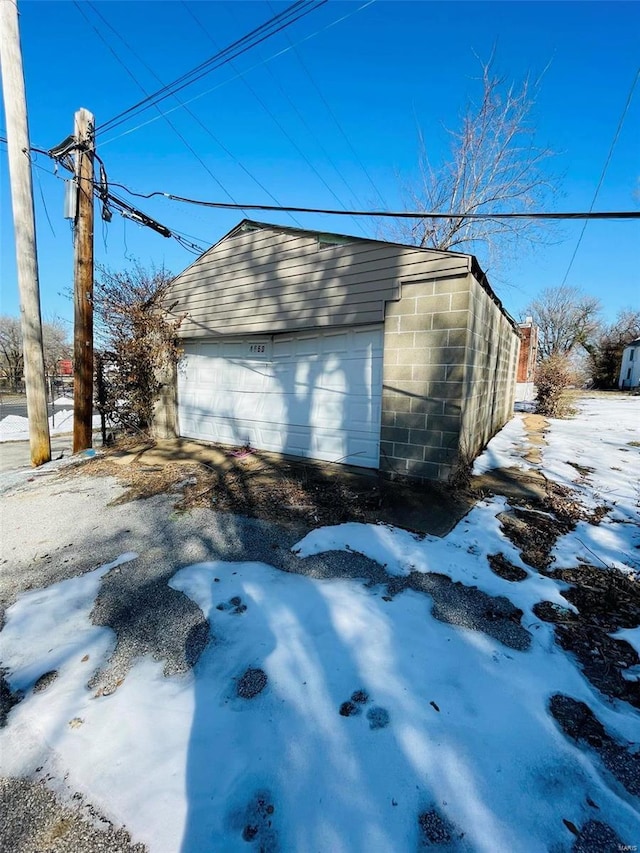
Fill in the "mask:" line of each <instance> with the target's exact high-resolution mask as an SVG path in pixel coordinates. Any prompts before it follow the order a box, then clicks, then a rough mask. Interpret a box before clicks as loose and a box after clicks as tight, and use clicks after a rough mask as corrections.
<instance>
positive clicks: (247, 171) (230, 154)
mask: <svg viewBox="0 0 640 853" xmlns="http://www.w3.org/2000/svg"><path fill="white" fill-rule="evenodd" d="M76 5H77V3H76ZM87 5H89V6H90V7H91V9H92V10H93V11H94V13H95V14H96V15H98V17H99V18H100V19H101V20H102V21H103V22H104V24H105V25H106V26H107V27H109V29H110V30H111V31H112V32H113V33H114V34H115V35H116V36H117V37H118V38H119V39H120V41H121V42H122V43H123V44H124V46H125V47H126V48H127V49H128V50H129V51H130V52H131V53H132V54H133V56H134V57H135V58H136V59H137V60H138V62H140V63H141V64H142V65H143V66H144V67H145V68H146V69H147V71H148V72H149V73H150V74H151V75H152V76H153V77H155V79H156V80H157V81H158V82H159V83H161V84H162V80H161V78H160V77H159V76H158V75H157V74H156V72H155V71H154V70H153V68H151V67H150V66H149V65H148V64H147V63H146V62H145V61H144V60H143V59H142V58H141V57H140V56H139V55H138V54H137V53H136V51H135V50H134V49H133V48H132V47H131V45H130V44H129V43H128V42H127V41H126V39H125V38H124V37H123V36H122V35H121V33H119V32H118V31H117V30H116V29H115V27H113V26H112V25H111V24H110V23H109V21H108V20H107V19H106V18H105V17H104V16H103V15H102V13H101V12H100V11H99V10H98V9H96V8H95V6H94V5H93V3H91V2H88V3H87ZM83 14H84V13H83ZM85 17H86V16H85ZM92 26H93V25H92ZM93 29H94V30H95V31H96V33H97V34H98V36H99V37H100V39H101V40H102V41H103V42H105V44H107V43H106V41H105V39H104V38H103V36H102V34H101V33H100V32H99V31H98V30H97V29H96V28H95V27H93ZM107 46H108V47H109V45H107ZM109 49H110V50H111V52H112V53H113V54H114V56H116V58H117V59H118V61H119V62H120V64H122V65H124V67H125V68H126V69H127V72H128V73H129V75H130V76H131V77H132V78H133V80H134V82H135V83H136V85H137V86H138V87H139V88H140V89H141V90H142V92H143V93H144V94H145V95H146V94H147V92H146V90H145V88H144V86H142V84H141V83H140V82H139V81H138V80H137V79H136V78H135V77H134V75H133V74H132V73H131V71H130V70H129V68H128V66H126V64H125V63H124V62H123V61H122V60H121V59H120V58H119V57H118V56H117V54H116V53H115V52H114V51H113V50H112V49H111V48H110V47H109ZM173 97H174V98H175V100H176V101H177V102H178V104H179V105H180V106H181V107H182V108H184V109H185V110H186V111H187V113H188V115H190V116H191V118H192V119H193V120H194V121H195V122H196V124H198V125H199V126H200V127H201V128H202V130H204V131H205V133H207V134H208V135H209V136H210V137H211V139H213V141H214V142H215V143H216V144H217V145H218V146H219V148H221V149H222V151H224V152H225V154H226V155H227V156H228V157H230V158H231V159H232V160H233V161H234V162H235V163H236V164H237V165H238V166H239V167H240V168H241V169H242V171H243V172H244V173H245V174H246V175H247V176H248V177H249V178H250V179H251V180H252V181H253V182H254V183H255V184H256V186H258V187H259V188H260V189H261V190H263V192H265V193H266V194H267V195H268V196H269V198H270V199H272V201H274V202H275V203H276V204H280V202H279V201H278V199H277V198H276V197H275V195H273V193H271V192H270V191H269V190H268V189H267V187H266V186H265V185H264V184H263V183H262V182H261V181H260V180H258V178H257V177H256V176H255V175H254V174H253V172H251V170H250V169H248V168H247V167H246V166H245V165H244V164H243V163H242V162H241V161H240V160H239V159H238V158H237V157H236V156H235V155H234V154H233V152H232V151H230V149H229V148H227V146H226V145H224V143H223V142H222V141H221V140H220V139H219V138H218V137H217V136H216V135H215V134H214V133H213V131H212V130H211V129H210V128H209V127H207V125H205V124H204V122H202V120H201V119H200V118H199V117H198V116H197V115H196V114H195V113H194V112H193V111H192V110H191V109H190V108H189V107H188V106H187V105H186V104H185V103H183V102H182V101H181V99H180V98H179V97H178V96H177V95H174V96H173ZM153 106H154V107H155V109H156V111H157V112H158V113H159V117H162V118H164V120H165V121H166V122H167V124H168V125H169V127H170V128H171V130H172V131H173V132H174V133H175V134H176V136H177V137H178V139H180V141H181V142H182V143H183V145H184V146H185V148H187V150H188V151H189V152H190V153H191V155H192V156H193V157H194V158H195V159H196V160H197V161H198V163H200V165H201V166H202V168H203V169H204V170H205V171H206V172H207V174H208V175H209V176H210V177H211V178H212V179H213V180H214V181H215V182H216V183H217V184H218V186H219V187H220V189H221V190H222V191H223V192H224V194H225V195H226V196H227V197H228V198H230V199H231V201H232V202H234V204H235V203H237V202H236V200H235V198H234V197H233V195H232V194H231V193H230V192H229V190H228V189H227V188H226V187H225V186H224V184H223V183H222V181H221V180H220V179H219V178H218V177H217V176H216V175H215V174H214V173H213V171H212V170H211V169H210V168H209V166H208V165H207V164H206V163H205V161H204V160H203V159H202V157H200V155H199V154H198V153H197V151H196V150H195V149H194V147H193V146H192V145H191V143H190V142H189V141H188V140H187V139H186V138H185V136H184V135H183V134H182V133H181V132H180V131H179V130H178V128H177V127H176V125H175V124H174V123H173V122H172V121H171V119H170V118H169V117H168V115H167V114H166V113H163V111H162V110H161V109H160V107H159V106H158V105H157V104H153ZM289 216H290V219H291V220H292V221H293V222H295V223H296V224H297V225H300V223H299V222H298V221H297V220H296V218H295V217H294V216H291V215H289Z"/></svg>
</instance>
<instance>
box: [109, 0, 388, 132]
mask: <svg viewBox="0 0 640 853" xmlns="http://www.w3.org/2000/svg"><path fill="white" fill-rule="evenodd" d="M374 2H375V0H367V2H365V3H363V4H362V6H358V8H357V9H353V11H351V12H348V13H347V14H345V15H341V16H340V17H339V18H336V19H335V20H333V21H330V22H329V23H328V24H325V26H323V27H320V29H318V30H315V32H313V33H309V34H308V35H306V36H304V38H301V39H300V40H299V41H297V42H295V43H294V45H296V44H298V45H300V44H303V43H304V42H306V41H309V40H310V39H312V38H315V37H316V36H318V35H320V34H321V33H324V32H326V31H327V30H330V29H331V28H332V27H335V26H336V25H337V24H340V23H342V21H346V20H347V18H351V17H352V16H353V15H356V14H357V13H358V12H361V11H362V10H363V9H366V7H367V6H370V5H371V4H372V3H374ZM291 50H293V46H290V47H284V48H282V49H281V50H278V51H276V52H275V53H274V54H272V55H271V56H269V57H267V59H264V60H262V61H260V62H257V63H256V64H255V65H251V66H249V68H247V69H246V70H245V71H243V72H241V74H236V75H235V76H233V77H231V78H229V79H228V80H223V81H222V82H221V83H216V85H215V86H212V87H211V88H210V89H205V91H204V92H200V93H199V94H197V95H194V97H192V98H189V99H188V100H186V101H183V102H182V103H183V104H184V105H186V104H192V103H193V102H194V101H198V100H200V98H204V97H206V96H207V95H210V94H211V93H212V92H215V91H217V90H218V89H220V88H222V87H223V86H226V85H227V84H228V83H231V82H232V81H233V80H236V79H237V78H238V77H241V76H246V75H247V74H249V73H250V72H251V71H255V70H256V68H260V67H261V66H262V65H266V64H267V63H268V62H271V61H272V60H274V59H278V58H279V57H280V56H284V54H285V53H289V51H291ZM179 109H181V106H180V105H178V106H176V107H172V108H171V109H169V110H165V111H164V112H163V113H162V115H169V114H170V113H172V112H175V111H176V110H179ZM159 118H160V116H155V117H154V118H150V119H147V121H143V122H141V123H140V124H138V125H136V126H135V127H132V128H130V129H129V130H125V131H123V132H122V133H119V134H118V135H117V136H112V137H111V138H110V139H106V140H104V141H103V142H102V143H101V146H102V148H104V146H105V145H110V144H111V143H112V142H115V141H116V140H117V139H121V138H122V137H123V136H128V135H129V134H131V133H135V132H136V131H138V130H140V129H141V128H143V127H146V126H147V125H149V124H153V123H154V122H156V121H158V119H159Z"/></svg>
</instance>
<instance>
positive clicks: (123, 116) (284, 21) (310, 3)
mask: <svg viewBox="0 0 640 853" xmlns="http://www.w3.org/2000/svg"><path fill="white" fill-rule="evenodd" d="M326 2H327V0H298V2H296V3H293V4H292V5H291V6H288V7H287V9H285V10H284V11H283V12H280V13H279V14H278V15H275V16H273V17H272V18H270V19H269V20H268V21H266V22H265V23H264V24H261V25H260V26H259V27H255V28H254V29H253V30H251V32H249V33H247V34H246V35H245V36H242V38H240V39H236V41H234V42H232V43H231V44H230V45H228V46H227V47H226V48H224V49H223V50H221V51H219V52H218V53H217V54H214V55H213V56H210V57H209V58H208V59H206V60H205V61H204V62H202V63H200V65H198V66H196V67H195V68H192V69H191V70H190V71H187V72H186V73H185V74H183V75H182V76H181V77H178V78H177V79H176V80H174V81H173V82H172V83H169V84H167V85H165V86H163V87H162V88H160V89H158V91H157V92H154V93H153V94H151V95H149V96H148V97H146V98H143V100H141V101H138V103H136V104H133V106H131V107H129V108H128V109H126V110H123V111H122V112H120V113H118V115H116V116H114V117H113V118H112V119H109V121H107V122H105V123H104V124H102V125H99V126H98V128H97V129H96V130H97V132H98V133H101V132H104V131H105V130H108V129H109V130H112V129H113V128H115V127H117V126H118V125H119V124H121V123H122V122H123V121H127V120H128V119H129V118H130V117H131V116H132V115H133V114H137V113H140V112H144V111H145V110H147V109H149V107H150V106H151V105H153V104H156V103H160V101H163V100H164V99H165V98H168V97H169V96H170V95H172V94H173V95H175V94H176V93H177V92H179V91H181V90H182V89H184V88H185V87H187V86H190V85H192V84H193V83H195V82H197V81H198V80H200V79H202V78H203V77H205V76H206V75H207V74H210V73H211V72H212V71H213V70H215V69H217V68H221V67H222V66H223V65H226V64H227V63H228V62H230V61H231V60H232V59H236V58H237V57H238V56H241V55H242V54H244V53H246V52H247V51H249V50H250V49H251V48H252V47H255V46H256V45H258V44H261V43H262V42H263V41H265V40H266V39H268V38H270V37H271V36H273V35H276V33H279V32H281V31H282V30H284V29H286V27H289V26H291V25H292V24H294V23H296V22H297V21H299V20H300V19H301V18H304V17H305V16H306V15H308V14H310V13H311V12H314V11H316V9H319V8H320V7H321V6H324V4H325V3H326Z"/></svg>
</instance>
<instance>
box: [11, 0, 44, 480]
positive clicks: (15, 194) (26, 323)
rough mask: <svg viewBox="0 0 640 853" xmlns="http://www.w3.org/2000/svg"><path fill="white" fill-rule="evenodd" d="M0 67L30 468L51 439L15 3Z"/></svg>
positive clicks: (27, 131) (13, 1)
mask: <svg viewBox="0 0 640 853" xmlns="http://www.w3.org/2000/svg"><path fill="white" fill-rule="evenodd" d="M0 65H1V66H2V94H3V97H4V111H5V118H6V124H7V148H8V152H9V178H10V183H11V206H12V209H13V223H14V228H15V242H16V264H17V271H18V289H19V292H20V322H21V328H22V347H23V353H24V381H25V385H26V389H27V415H28V417H29V443H30V446H31V464H32V465H42V464H44V463H45V462H49V460H50V459H51V439H50V437H49V421H48V417H47V416H48V412H47V384H46V376H45V367H44V351H43V346H42V317H41V314H40V285H39V282H38V255H37V248H36V225H35V212H34V207H33V187H32V183H31V161H30V159H29V148H30V146H29V126H28V122H27V104H26V96H25V90H24V73H23V70H22V52H21V50H20V34H19V31H18V8H17V6H16V3H15V0H0Z"/></svg>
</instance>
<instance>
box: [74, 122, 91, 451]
mask: <svg viewBox="0 0 640 853" xmlns="http://www.w3.org/2000/svg"><path fill="white" fill-rule="evenodd" d="M74 136H75V140H76V161H75V163H76V166H75V171H76V185H77V199H78V205H77V211H76V228H75V254H74V269H73V282H74V283H73V302H74V331H73V360H74V368H73V452H74V453H79V452H80V451H81V450H86V449H87V448H88V447H91V442H92V433H93V155H94V152H95V120H94V117H93V115H92V114H91V113H90V112H89V111H88V110H85V109H81V110H78V112H77V113H76V115H75V123H74Z"/></svg>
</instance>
